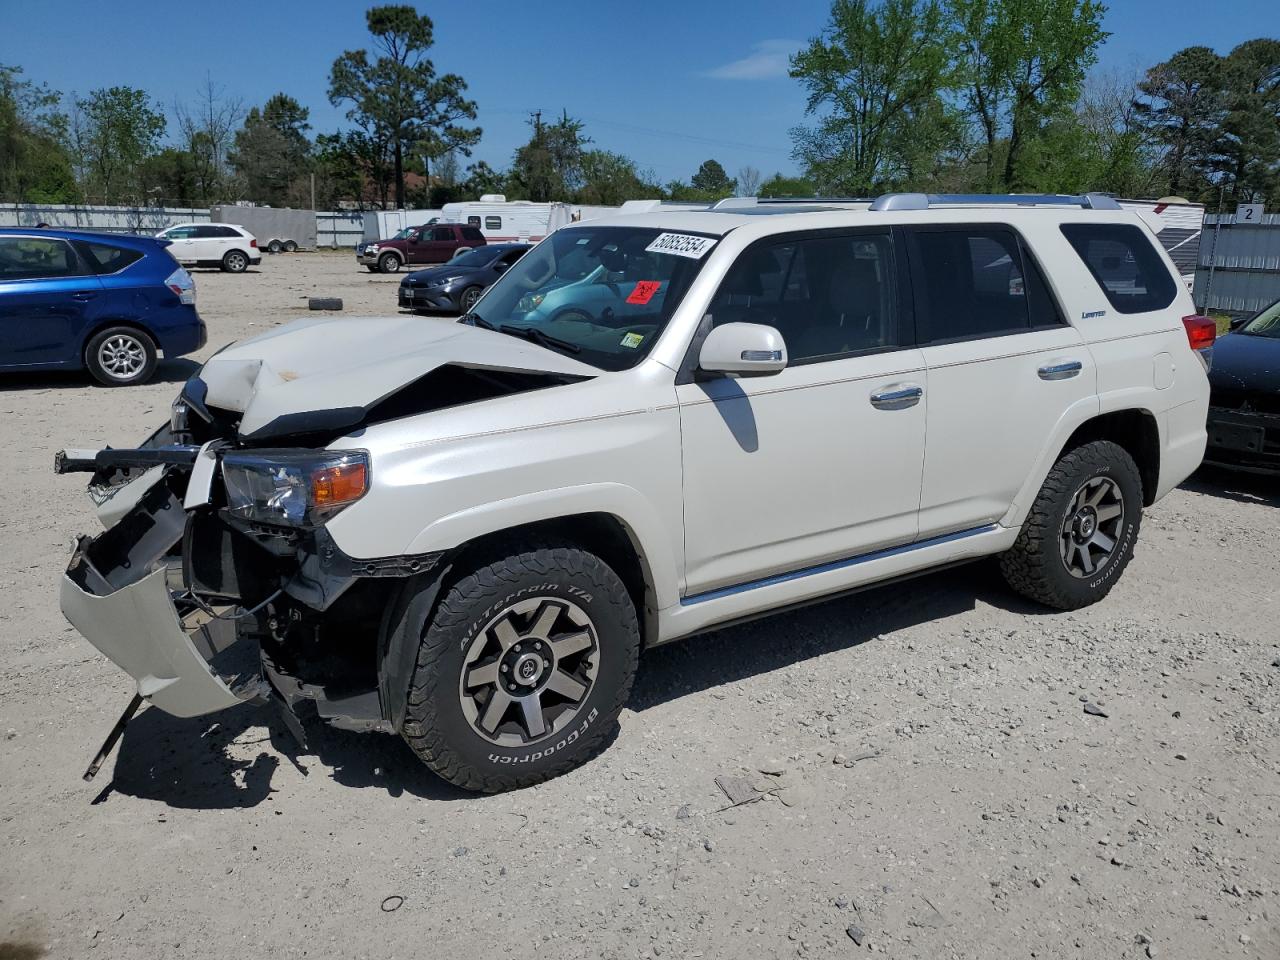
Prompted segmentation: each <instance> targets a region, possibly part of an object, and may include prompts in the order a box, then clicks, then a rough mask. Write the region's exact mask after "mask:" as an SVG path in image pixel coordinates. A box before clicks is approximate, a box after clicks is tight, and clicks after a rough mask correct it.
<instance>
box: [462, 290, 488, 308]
mask: <svg viewBox="0 0 1280 960" xmlns="http://www.w3.org/2000/svg"><path fill="white" fill-rule="evenodd" d="M482 293H484V288H483V287H476V286H471V287H467V289H465V290H463V291H462V296H460V297H458V305H459V306H460V307H461V308H462V312H463V313H470V312H471V308H472V307H474V306H475V305H476V301H477V300H479V299H480V294H482Z"/></svg>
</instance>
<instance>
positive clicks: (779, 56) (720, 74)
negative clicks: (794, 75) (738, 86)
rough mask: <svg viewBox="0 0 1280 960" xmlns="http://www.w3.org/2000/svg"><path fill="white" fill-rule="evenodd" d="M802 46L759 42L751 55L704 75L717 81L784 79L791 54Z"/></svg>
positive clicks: (789, 41)
mask: <svg viewBox="0 0 1280 960" xmlns="http://www.w3.org/2000/svg"><path fill="white" fill-rule="evenodd" d="M802 46H804V44H803V43H801V42H800V41H799V40H761V41H760V42H759V43H757V44H755V45H754V46H752V48H751V53H749V54H747V56H745V57H743V58H742V59H741V60H734V61H732V62H730V63H726V64H724V65H722V66H719V67H716V68H715V69H714V70H708V71H707V72H706V74H705V75H706V76H708V77H715V78H716V79H718V80H766V79H769V78H770V77H785V76H786V75H787V68H788V66H789V65H790V64H789V60H790V58H791V54H793V53H795V52H796V51H797V50H799V49H800V48H801V47H802Z"/></svg>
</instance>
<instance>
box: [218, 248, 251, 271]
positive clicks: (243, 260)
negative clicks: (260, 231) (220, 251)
mask: <svg viewBox="0 0 1280 960" xmlns="http://www.w3.org/2000/svg"><path fill="white" fill-rule="evenodd" d="M222 269H223V270H225V271H226V272H227V273H244V272H245V271H246V270H248V269H249V257H248V256H247V255H246V254H244V253H241V252H240V251H239V250H228V251H227V253H226V255H225V256H224V257H223V258H222Z"/></svg>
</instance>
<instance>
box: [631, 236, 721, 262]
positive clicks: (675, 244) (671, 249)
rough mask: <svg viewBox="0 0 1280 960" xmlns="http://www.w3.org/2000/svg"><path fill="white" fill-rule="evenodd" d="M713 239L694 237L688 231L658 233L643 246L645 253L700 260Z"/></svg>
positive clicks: (709, 247) (712, 242)
mask: <svg viewBox="0 0 1280 960" xmlns="http://www.w3.org/2000/svg"><path fill="white" fill-rule="evenodd" d="M714 243H715V240H713V239H711V237H695V236H693V235H692V234H688V233H660V234H658V238H657V239H656V240H654V241H653V243H651V244H649V245H648V246H647V247H645V248H644V252H645V253H669V254H671V255H672V256H676V257H688V258H689V259H690V260H701V259H702V255H703V254H704V253H706V252H707V251H708V250H710V249H711V247H712V245H713V244H714Z"/></svg>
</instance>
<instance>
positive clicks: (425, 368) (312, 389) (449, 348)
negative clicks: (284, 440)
mask: <svg viewBox="0 0 1280 960" xmlns="http://www.w3.org/2000/svg"><path fill="white" fill-rule="evenodd" d="M445 366H457V367H469V368H476V369H482V370H497V371H509V372H515V373H534V374H538V373H545V374H550V375H558V376H563V377H565V378H566V379H567V380H574V379H579V378H581V377H593V376H597V375H598V374H599V373H600V371H599V370H598V369H596V368H595V367H592V366H589V365H587V364H585V363H581V362H579V361H577V360H574V359H573V358H572V357H567V356H563V355H561V354H558V353H556V352H555V351H553V350H548V349H545V348H543V347H540V346H538V345H537V344H534V343H530V342H528V341H525V340H521V339H519V338H517V337H513V336H508V335H507V334H502V333H496V332H494V331H492V330H484V329H482V328H478V327H472V326H470V325H468V324H461V323H457V322H455V321H452V320H443V319H439V318H432V317H368V318H359V317H348V318H329V319H310V318H308V319H303V320H296V321H294V322H293V323H289V324H286V325H285V326H283V327H280V328H279V329H277V330H273V331H271V332H270V333H264V334H262V335H261V336H258V337H254V338H253V339H251V340H245V341H243V342H241V343H237V344H233V345H232V346H230V347H228V348H227V349H225V350H223V351H222V352H221V353H219V354H217V355H215V356H214V357H212V358H211V359H210V360H209V362H208V363H206V364H205V365H204V368H203V369H202V370H201V371H200V374H199V379H200V380H201V381H203V383H204V386H205V388H206V393H205V396H204V402H205V403H206V404H208V405H209V406H211V407H217V408H220V409H223V410H230V411H234V412H236V413H240V414H242V416H241V418H240V434H241V436H244V437H247V438H252V439H255V440H261V439H266V438H270V437H276V436H287V435H289V434H298V433H307V432H310V431H317V430H332V429H343V428H348V427H353V426H355V425H356V424H358V423H359V422H360V420H361V419H362V418H363V416H364V414H365V412H366V411H367V410H368V409H369V408H370V407H372V406H374V405H375V404H377V403H378V402H379V401H381V400H383V399H385V398H387V397H389V396H391V395H392V394H394V393H396V392H397V391H399V390H400V389H401V388H403V387H405V386H406V385H408V384H410V383H413V382H414V381H417V380H419V379H420V378H422V377H424V376H426V375H427V374H429V373H431V372H432V371H433V370H436V369H439V368H441V367H445Z"/></svg>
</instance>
